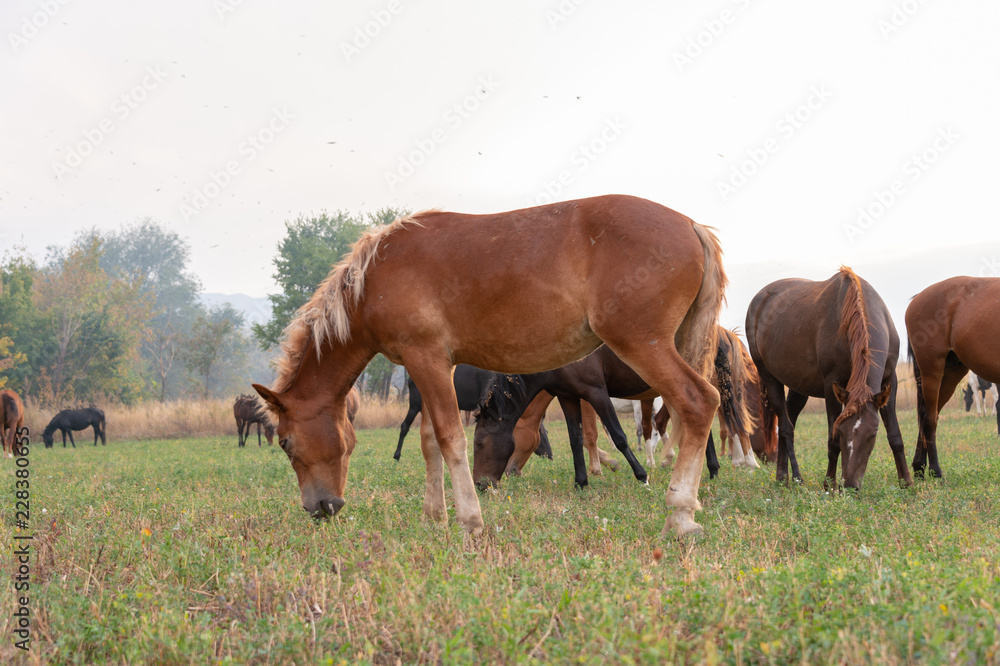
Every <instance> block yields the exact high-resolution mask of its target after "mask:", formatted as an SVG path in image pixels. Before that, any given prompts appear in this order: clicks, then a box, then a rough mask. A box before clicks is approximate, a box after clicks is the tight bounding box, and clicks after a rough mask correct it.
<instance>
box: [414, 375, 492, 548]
mask: <svg viewBox="0 0 1000 666" xmlns="http://www.w3.org/2000/svg"><path fill="white" fill-rule="evenodd" d="M406 367H407V369H408V370H409V371H410V376H411V377H412V378H413V381H414V382H415V383H416V384H417V387H418V388H419V389H420V395H421V397H422V399H423V403H424V409H423V419H422V420H423V421H430V425H431V426H433V430H434V438H435V439H436V440H437V447H436V448H437V450H438V452H439V453H438V456H440V457H437V456H434V455H433V452H432V451H431V452H430V453H431V456H430V458H428V451H425V453H424V457H425V460H426V461H427V496H426V498H425V500H424V510H425V512H427V511H428V509H429V510H430V512H431V513H430V514H429V515H432V516H434V517H435V518H436V519H440V520H445V519H446V516H447V514H446V513H445V511H444V478H443V470H442V468H441V459H443V460H444V463H445V464H446V465H448V472H449V473H450V474H451V485H452V490H453V491H454V494H455V514H456V518H457V519H458V522H459V524H460V525H461V526H462V527H464V528H465V529H466V530H468V531H469V532H470V533H472V534H479V533H481V532H482V531H483V515H482V511H481V509H480V507H479V496H478V495H477V494H476V486H475V484H474V483H473V482H472V470H470V469H469V454H468V448H469V445H468V441H467V440H466V437H465V429H464V428H463V427H462V420H461V417H460V416H459V413H458V399H457V398H456V397H455V384H454V380H453V373H454V368H453V367H451V366H441V365H439V364H438V363H436V362H429V363H423V362H421V361H420V360H419V359H418V360H416V361H415V362H410V363H407V364H406ZM428 416H429V417H430V418H429V419H428V418H427V417H428ZM425 427H426V426H424V424H423V423H421V426H420V430H421V438H420V439H421V447H422V448H423V446H424V444H423V441H424V437H423V431H424V428H425ZM428 448H430V449H433V448H435V447H428ZM432 477H433V478H432ZM432 481H433V483H432ZM439 509H440V510H439ZM438 516H440V518H438Z"/></svg>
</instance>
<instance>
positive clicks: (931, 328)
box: [906, 276, 1000, 477]
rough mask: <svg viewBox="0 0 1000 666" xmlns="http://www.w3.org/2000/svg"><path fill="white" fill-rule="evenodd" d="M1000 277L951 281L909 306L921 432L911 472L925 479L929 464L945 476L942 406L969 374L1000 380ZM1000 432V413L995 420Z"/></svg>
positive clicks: (932, 288)
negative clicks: (940, 427) (939, 448)
mask: <svg viewBox="0 0 1000 666" xmlns="http://www.w3.org/2000/svg"><path fill="white" fill-rule="evenodd" d="M998 302H1000V278H973V277H965V276H960V277H953V278H949V279H947V280H943V281H941V282H938V283H936V284H932V285H931V286H929V287H927V288H926V289H924V290H923V291H922V292H920V293H919V294H917V295H916V296H914V297H913V300H912V301H910V305H909V307H907V308H906V336H907V338H908V339H909V356H910V358H911V359H912V360H913V374H914V377H915V378H916V380H917V421H918V425H919V428H920V432H919V434H918V435H917V447H916V451H914V454H913V471H914V472H915V473H916V474H917V476H923V474H924V469H925V467H926V465H927V463H928V462H929V463H930V467H931V473H932V474H933V475H934V476H937V477H940V476H941V466H940V465H939V464H938V455H937V422H938V415H939V414H940V413H941V408H942V407H944V406H945V404H947V402H948V400H950V399H951V395H952V393H954V392H955V387H957V386H958V383H959V382H960V381H962V377H964V376H965V374H966V373H967V372H968V371H970V370H971V371H972V372H974V373H976V374H977V375H978V376H979V377H981V378H983V379H985V380H987V381H990V382H993V383H997V382H1000V354H998V353H997V340H998V339H1000V317H998V316H997V303H998ZM997 419H998V422H997V428H998V432H1000V415H998V417H997Z"/></svg>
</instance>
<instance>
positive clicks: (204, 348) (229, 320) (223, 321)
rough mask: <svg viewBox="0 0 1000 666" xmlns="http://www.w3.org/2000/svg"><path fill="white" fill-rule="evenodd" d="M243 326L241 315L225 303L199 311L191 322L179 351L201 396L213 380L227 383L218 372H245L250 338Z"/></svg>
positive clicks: (240, 373) (205, 395) (206, 393)
mask: <svg viewBox="0 0 1000 666" xmlns="http://www.w3.org/2000/svg"><path fill="white" fill-rule="evenodd" d="M242 327H243V315H242V314H241V313H240V312H239V311H237V310H236V309H235V308H234V307H233V306H231V305H229V304H228V303H227V304H225V305H217V306H215V307H213V308H211V309H209V310H207V311H206V312H205V313H204V314H201V315H198V317H197V318H196V319H195V321H194V324H193V325H192V326H191V333H190V334H189V335H188V336H187V338H186V339H185V341H184V344H183V345H182V347H181V351H180V355H181V358H182V359H183V361H184V364H185V365H186V366H187V368H188V370H189V371H190V372H191V374H192V375H194V376H195V377H196V379H197V381H198V382H199V383H200V385H201V386H200V390H201V394H202V397H203V398H205V399H207V398H208V397H209V395H210V394H211V392H212V387H213V384H215V385H223V386H224V385H225V384H227V382H226V381H225V380H222V381H219V379H218V377H219V375H220V374H221V375H222V376H223V377H226V376H230V377H231V376H241V375H242V374H243V373H244V372H245V365H246V356H247V349H246V348H247V347H248V346H249V341H248V340H247V339H246V338H245V336H244V335H243V332H242V330H241V329H242ZM213 380H215V381H213Z"/></svg>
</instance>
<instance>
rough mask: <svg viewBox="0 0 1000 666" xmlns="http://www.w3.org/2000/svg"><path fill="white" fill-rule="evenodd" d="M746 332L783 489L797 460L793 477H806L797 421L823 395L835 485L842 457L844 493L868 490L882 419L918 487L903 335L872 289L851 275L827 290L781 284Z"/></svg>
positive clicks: (899, 468)
mask: <svg viewBox="0 0 1000 666" xmlns="http://www.w3.org/2000/svg"><path fill="white" fill-rule="evenodd" d="M746 332H747V343H748V347H749V349H750V355H751V356H752V357H753V361H754V363H756V365H757V371H758V372H759V374H760V380H761V383H762V384H763V387H764V392H765V395H764V398H765V400H764V405H763V408H762V416H763V419H762V421H763V422H762V424H761V427H762V428H763V431H764V434H765V436H771V437H773V436H774V435H773V433H774V422H775V421H777V423H778V460H777V472H776V478H777V480H778V481H783V480H785V479H786V478H787V476H788V462H789V460H791V463H792V476H793V478H795V479H796V480H801V478H802V477H801V475H800V474H799V465H798V462H797V461H796V459H795V447H794V444H793V438H794V428H795V421H796V420H797V419H798V416H799V412H801V411H802V408H803V407H805V404H806V401H807V400H808V399H809V396H816V397H820V398H824V399H825V400H826V417H827V437H828V439H827V457H828V460H829V465H828V467H827V470H826V478H827V480H828V482H832V483H834V484H836V478H837V477H836V474H837V458H838V457H839V456H841V455H843V457H844V465H843V471H844V474H843V481H844V485H845V486H846V487H848V488H860V487H861V481H862V479H863V478H864V475H865V469H866V468H867V467H868V458H869V456H871V452H872V449H873V448H874V447H875V435H876V434H877V432H878V420H879V419H878V417H879V414H881V416H882V422H883V423H884V424H885V430H886V434H887V436H888V438H889V447H890V448H891V449H892V455H893V458H894V459H895V461H896V472H897V473H898V474H899V478H900V481H901V482H902V483H903V484H905V485H910V483H912V480H911V478H910V470H909V468H908V467H907V466H906V460H905V458H904V455H903V438H902V435H900V432H899V423H898V422H897V420H896V359H897V358H898V356H899V334H898V333H897V332H896V327H895V325H894V324H893V323H892V317H890V316H889V310H888V308H886V306H885V303H883V302H882V299H881V298H880V297H879V295H878V294H877V293H876V292H875V289H873V288H872V286H871V285H870V284H868V283H867V282H865V281H864V280H862V279H861V278H859V277H858V276H857V275H855V273H854V271H852V270H851V269H850V268H847V267H841V269H840V271H839V272H838V273H837V274H836V275H834V276H833V277H832V278H830V279H829V280H826V281H825V282H813V281H812V280H799V279H787V280H778V281H777V282H772V283H771V284H769V285H767V286H766V287H764V288H763V289H761V290H760V291H759V292H758V293H757V295H756V296H754V298H753V300H752V301H751V302H750V308H749V310H748V311H747V322H746ZM785 386H787V387H788V398H787V402H786V399H785ZM845 387H846V388H845ZM768 448H770V447H768Z"/></svg>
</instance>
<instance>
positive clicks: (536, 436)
mask: <svg viewBox="0 0 1000 666" xmlns="http://www.w3.org/2000/svg"><path fill="white" fill-rule="evenodd" d="M552 399H553V396H552V394H551V393H546V392H545V391H542V392H540V393H539V394H538V395H536V396H535V397H534V399H533V400H532V401H531V402H530V403H528V406H527V407H525V409H524V413H523V414H521V418H520V419H518V421H517V423H515V424H514V453H513V454H511V456H510V459H508V461H507V469H506V470H505V473H506V474H510V475H513V476H516V475H518V474H520V473H521V472H522V471H523V470H524V467H525V465H527V464H528V461H529V460H531V454H532V453H534V452H535V449H537V448H538V445H539V443H541V441H542V435H541V432H540V428H541V425H542V418H543V417H544V416H545V408H546V407H548V406H549V403H551V402H552Z"/></svg>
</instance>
